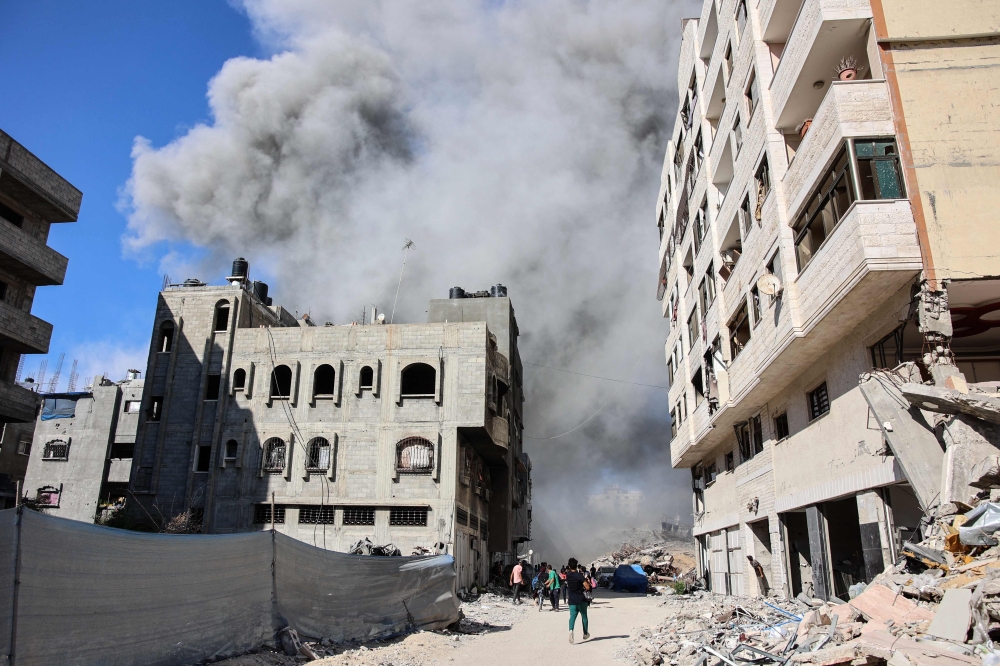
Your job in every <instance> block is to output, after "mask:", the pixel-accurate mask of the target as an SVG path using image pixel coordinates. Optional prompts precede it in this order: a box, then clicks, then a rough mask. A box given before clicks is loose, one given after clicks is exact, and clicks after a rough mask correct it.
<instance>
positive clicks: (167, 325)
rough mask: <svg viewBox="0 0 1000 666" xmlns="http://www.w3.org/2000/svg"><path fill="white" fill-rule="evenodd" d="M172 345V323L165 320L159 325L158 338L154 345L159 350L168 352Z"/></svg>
mask: <svg viewBox="0 0 1000 666" xmlns="http://www.w3.org/2000/svg"><path fill="white" fill-rule="evenodd" d="M173 346H174V323H173V322H172V321H165V322H163V323H162V324H161V325H160V340H159V342H158V344H157V346H156V348H157V350H159V351H161V352H169V351H170V350H171V349H172V348H173Z"/></svg>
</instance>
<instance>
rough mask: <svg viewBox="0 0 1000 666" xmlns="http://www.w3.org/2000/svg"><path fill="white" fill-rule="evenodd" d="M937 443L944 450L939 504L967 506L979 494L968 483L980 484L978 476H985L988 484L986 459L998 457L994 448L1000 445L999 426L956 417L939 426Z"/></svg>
mask: <svg viewBox="0 0 1000 666" xmlns="http://www.w3.org/2000/svg"><path fill="white" fill-rule="evenodd" d="M941 440H942V441H943V442H944V444H945V446H946V447H947V451H946V453H945V458H944V471H943V475H942V483H941V501H942V502H955V501H960V502H969V501H971V499H972V497H973V496H974V495H975V494H976V493H978V492H979V488H978V487H975V486H973V485H971V482H973V481H981V479H982V476H981V475H982V474H986V475H987V479H986V480H987V481H988V474H989V470H988V469H984V467H986V466H988V464H989V462H988V460H987V459H988V458H990V457H992V456H995V455H997V454H998V453H1000V450H998V449H997V447H996V445H995V444H994V442H1000V426H998V425H995V424H993V423H989V422H987V421H984V420H982V419H979V418H977V417H975V416H969V415H968V414H958V415H956V416H954V417H952V418H950V419H948V420H947V421H946V422H945V423H944V424H943V425H942V427H941ZM984 461H987V462H985V463H984ZM977 474H978V476H977Z"/></svg>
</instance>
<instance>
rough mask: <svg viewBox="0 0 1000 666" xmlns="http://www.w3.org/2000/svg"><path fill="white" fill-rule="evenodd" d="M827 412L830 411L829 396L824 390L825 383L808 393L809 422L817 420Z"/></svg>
mask: <svg viewBox="0 0 1000 666" xmlns="http://www.w3.org/2000/svg"><path fill="white" fill-rule="evenodd" d="M828 411H830V394H829V393H828V392H827V390H826V382H823V383H822V384H820V385H819V386H817V387H816V388H815V389H813V390H812V391H809V420H810V421H812V420H813V419H817V418H819V417H820V416H823V415H824V414H826V413H827V412H828Z"/></svg>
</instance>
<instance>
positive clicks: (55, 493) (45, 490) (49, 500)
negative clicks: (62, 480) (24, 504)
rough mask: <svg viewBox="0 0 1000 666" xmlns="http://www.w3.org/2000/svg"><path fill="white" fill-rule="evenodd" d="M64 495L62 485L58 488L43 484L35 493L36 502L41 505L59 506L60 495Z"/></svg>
mask: <svg viewBox="0 0 1000 666" xmlns="http://www.w3.org/2000/svg"><path fill="white" fill-rule="evenodd" d="M60 495H62V485H60V486H59V487H58V488H56V487H55V486H42V487H41V488H39V489H38V492H37V493H35V502H36V503H37V504H38V505H39V506H52V507H58V506H59V496H60Z"/></svg>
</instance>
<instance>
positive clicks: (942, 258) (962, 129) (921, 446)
mask: <svg viewBox="0 0 1000 666" xmlns="http://www.w3.org/2000/svg"><path fill="white" fill-rule="evenodd" d="M682 31H683V37H682V42H681V50H680V58H679V64H678V74H677V77H678V79H677V81H678V90H679V111H678V114H677V118H676V121H675V123H674V127H673V133H672V137H671V140H670V142H669V145H668V147H667V151H666V155H665V159H664V163H663V170H662V174H661V189H660V193H659V200H658V202H657V206H656V222H657V226H658V229H659V234H660V249H659V260H660V271H659V282H658V292H657V296H658V298H659V299H661V300H662V311H663V316H664V317H665V318H667V319H668V321H669V322H670V326H671V330H670V333H669V336H668V338H667V341H666V345H665V353H666V361H667V372H668V375H669V378H670V382H671V388H670V391H669V396H670V397H669V400H670V403H669V404H670V415H671V422H672V424H671V442H670V453H671V461H672V464H673V465H674V466H675V467H682V468H689V469H690V470H691V475H692V485H693V494H692V495H693V513H694V518H695V525H694V534H695V536H696V537H697V540H698V544H699V553H698V554H699V572H700V573H701V575H703V576H704V579H705V581H706V583H707V584H708V585H709V586H710V587H711V589H712V590H713V591H720V592H728V593H732V594H758V595H767V594H774V595H780V596H785V597H795V596H797V595H799V594H800V593H803V592H805V593H806V594H807V595H810V596H812V597H819V598H821V599H827V598H832V597H834V596H838V597H841V598H846V596H845V595H846V594H847V589H848V588H849V587H850V586H851V585H852V584H855V583H858V582H868V581H871V580H872V579H873V578H874V577H875V576H876V575H877V574H878V573H879V572H881V571H883V569H884V568H885V567H886V566H887V565H889V564H891V563H892V562H894V561H896V559H897V558H898V556H899V553H900V547H901V545H902V543H903V542H904V541H906V540H907V539H909V538H910V537H912V536H913V535H914V533H915V532H916V531H918V530H919V528H920V522H921V518H922V516H923V515H924V512H925V511H926V510H928V509H930V508H931V507H932V506H934V505H936V504H938V503H940V502H942V501H952V500H959V501H962V502H968V501H969V499H970V493H974V492H976V491H977V489H976V488H975V487H973V486H970V485H969V481H970V479H972V480H975V479H977V478H985V479H988V478H990V474H991V473H992V472H991V471H990V468H989V464H990V463H989V461H988V460H987V462H984V459H988V458H989V455H993V454H995V453H996V446H995V445H1000V439H998V438H993V436H992V435H991V434H990V433H989V432H987V430H988V428H986V427H985V426H984V425H983V421H982V416H981V415H980V416H979V419H980V420H979V421H978V422H976V423H973V422H972V420H971V419H973V418H975V417H972V416H969V415H968V414H966V413H965V412H962V411H961V410H960V409H959V406H957V405H959V404H960V403H963V401H964V402H966V403H967V402H969V398H968V397H967V394H968V393H969V392H970V389H969V388H968V385H969V384H973V385H976V386H979V387H980V388H981V389H982V390H986V389H987V388H988V384H989V383H991V382H997V381H1000V333H998V329H997V326H998V325H1000V323H998V320H997V319H996V318H995V317H994V314H995V312H996V311H997V310H998V309H1000V282H998V281H997V278H998V277H1000V261H998V257H1000V253H997V252H996V251H995V250H994V249H993V248H992V247H991V243H993V242H995V240H992V239H994V238H995V234H993V233H992V230H993V227H994V220H993V210H994V208H995V206H993V205H992V204H993V203H995V202H996V201H997V199H998V196H1000V189H998V188H997V187H996V182H998V176H1000V173H998V171H1000V169H998V167H997V165H996V163H995V160H994V159H993V158H992V155H993V154H994V152H995V150H996V149H997V145H996V143H997V137H996V134H995V132H993V131H992V129H991V128H992V127H993V126H994V125H995V121H996V110H995V107H994V106H990V104H989V103H988V101H987V100H986V98H985V97H983V96H981V95H978V94H977V92H976V91H977V90H979V89H980V88H981V87H982V85H983V84H982V82H983V81H995V80H996V78H997V72H998V66H1000V61H998V53H1000V49H998V44H997V39H998V35H1000V16H998V15H997V13H996V11H995V8H993V7H987V6H983V5H980V4H977V3H973V2H964V1H963V2H959V3H957V4H956V3H952V4H951V5H949V7H948V10H947V11H940V10H939V9H938V8H935V7H932V6H930V5H926V6H923V5H921V6H913V5H912V3H904V2H902V1H900V0H854V1H851V2H847V3H843V2H827V1H826V0H788V1H784V0H764V1H762V2H760V3H759V4H758V3H751V2H747V1H746V0H706V2H705V3H704V4H703V7H702V12H701V16H700V17H699V18H697V19H689V20H686V21H684V23H683V28H682ZM956 100H962V103H961V104H960V105H958V104H956V103H955V102H956ZM906 362H909V363H911V365H908V366H903V368H901V369H899V370H897V371H896V372H895V373H891V372H890V373H886V372H874V373H873V371H881V370H883V369H892V368H897V367H899V366H900V365H901V364H903V363H906ZM859 378H860V379H859ZM984 383H985V384H984ZM976 386H973V388H972V389H971V392H972V393H976ZM914 387H916V388H914ZM930 388H939V389H943V390H947V391H952V392H953V393H949V394H948V395H946V396H941V395H937V396H935V397H933V399H932V397H928V396H924V395H923V394H921V393H920V391H923V390H925V389H930ZM907 392H909V393H907ZM925 392H926V391H925ZM955 393H957V394H960V396H965V397H958V398H956V395H955ZM904 396H905V397H904ZM908 398H912V401H911V400H909V399H908ZM924 398H926V399H924ZM939 399H940V400H941V401H943V402H935V401H936V400H939ZM975 400H976V398H974V399H973V401H975ZM948 401H950V402H948ZM944 403H947V404H944ZM934 405H937V406H938V407H939V409H936V410H932V406H934ZM942 405H943V406H942ZM931 411H939V412H940V411H945V412H949V413H950V414H951V415H950V416H946V417H941V418H939V417H935V416H934V414H932V413H930V412H931ZM978 464H981V465H982V469H980V470H978V472H979V473H978V476H977V474H973V473H972V467H973V466H975V465H978ZM997 471H998V472H1000V468H998V470H997ZM974 477H975V478H974Z"/></svg>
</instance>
